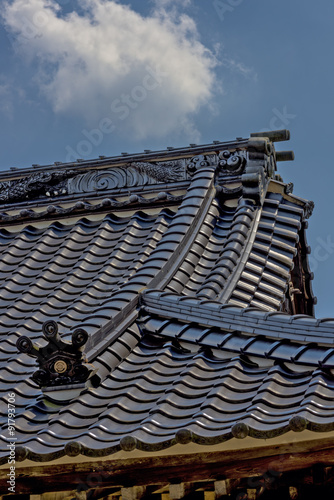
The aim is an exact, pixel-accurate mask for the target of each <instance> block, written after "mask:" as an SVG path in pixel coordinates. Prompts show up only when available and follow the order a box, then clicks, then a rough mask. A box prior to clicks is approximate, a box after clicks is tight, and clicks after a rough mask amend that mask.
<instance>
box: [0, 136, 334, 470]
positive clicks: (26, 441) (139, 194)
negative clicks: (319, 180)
mask: <svg viewBox="0 0 334 500" xmlns="http://www.w3.org/2000/svg"><path fill="white" fill-rule="evenodd" d="M269 135H270V134H269ZM122 161H123V163H122ZM93 167H94V168H95V170H93ZM102 167H103V169H102ZM69 168H71V170H69ZM275 168H276V162H275V151H274V149H273V145H272V143H271V142H270V141H269V140H268V139H266V138H256V137H255V138H251V139H250V140H249V141H247V140H238V141H236V142H232V143H219V144H215V145H211V146H209V145H207V146H202V147H199V146H198V147H194V148H190V149H189V148H187V149H184V150H177V151H173V152H171V151H168V152H165V153H162V152H158V153H156V154H154V153H152V154H151V153H150V154H149V155H148V156H147V157H146V158H145V162H144V159H143V158H142V157H140V156H139V157H138V156H134V157H132V158H131V159H130V160H129V159H128V158H127V159H126V160H125V159H124V158H120V157H118V158H115V159H103V160H98V161H96V163H95V164H94V162H92V161H91V162H84V163H82V162H79V163H78V165H74V164H71V165H68V166H66V165H62V166H59V165H57V169H60V171H61V173H57V172H56V171H55V170H54V169H55V167H53V168H51V167H47V168H46V169H45V173H43V171H42V170H41V169H40V168H39V169H38V172H40V171H41V173H39V174H38V175H35V174H32V173H31V172H27V171H25V172H24V177H20V176H18V177H17V173H15V176H16V177H15V178H13V179H11V178H10V175H9V174H8V173H7V174H4V176H3V184H2V186H3V187H2V190H3V192H2V194H1V192H0V195H1V199H2V200H4V202H5V203H6V204H5V206H4V209H5V212H3V213H2V214H0V217H1V219H2V222H3V228H2V229H1V232H0V280H1V288H0V328H1V343H0V360H1V368H0V390H1V401H2V403H3V404H2V407H3V409H1V412H2V416H3V418H4V422H5V424H4V427H3V440H2V445H1V449H2V455H1V456H2V459H3V460H5V457H6V454H7V450H6V443H7V442H8V440H7V437H6V422H7V421H6V415H7V413H6V410H7V408H6V405H5V403H6V402H7V398H8V396H7V395H8V393H9V392H10V391H13V390H15V393H16V411H17V418H16V437H17V445H20V446H22V447H23V448H21V451H20V452H18V457H19V458H21V459H24V458H26V457H28V458H30V459H31V460H34V461H49V460H54V459H56V458H59V457H61V456H64V455H66V454H69V455H73V454H76V453H79V452H80V453H83V454H84V455H87V456H92V457H97V456H107V455H109V454H112V453H114V452H116V451H118V450H120V449H124V450H131V449H133V448H135V447H137V448H139V449H141V450H144V451H158V450H160V449H164V448H167V447H170V446H172V445H173V444H175V443H177V442H181V443H182V442H187V441H194V442H196V443H198V444H203V445H207V444H215V443H218V442H223V441H225V440H228V439H231V438H232V437H238V438H241V437H243V436H246V435H248V434H249V435H251V436H253V437H258V438H268V437H271V436H276V435H280V434H282V433H284V432H287V431H288V430H291V429H292V430H302V429H303V428H308V429H310V430H332V428H333V427H334V420H333V419H332V417H331V412H333V408H332V403H331V402H332V399H333V397H332V395H333V394H334V392H333V380H332V370H333V368H334V345H333V343H334V320H323V321H319V320H316V319H314V318H313V317H312V316H311V315H312V314H313V302H314V299H313V295H312V290H311V284H310V280H311V278H312V276H311V273H310V269H309V267H308V262H307V252H308V247H307V244H306V239H305V228H306V222H305V217H306V216H307V215H308V212H309V211H310V204H309V203H308V202H307V201H305V200H302V199H300V198H297V197H295V196H293V195H292V194H291V192H290V189H288V187H287V185H285V184H284V183H282V182H281V181H280V180H278V179H277V178H275V174H274V171H275ZM73 169H74V170H73ZM76 169H77V170H76ZM13 175H14V174H13ZM29 175H30V177H29ZM164 181H165V182H164ZM166 181H168V182H166ZM80 190H81V191H80ZM0 191H1V186H0ZM50 193H51V194H52V193H53V194H52V196H53V197H54V198H56V199H55V200H52V204H50V201H48V197H49V196H50ZM59 193H60V194H59ZM0 201H1V200H0ZM296 297H299V298H298V300H297V298H296ZM296 312H297V313H304V314H299V315H296V314H293V313H296ZM305 313H306V314H305ZM50 319H52V320H55V321H57V323H58V324H59V331H60V334H61V336H62V339H63V340H65V341H66V340H68V339H69V337H70V335H71V333H72V332H73V330H75V329H76V328H78V327H80V328H84V329H85V330H86V331H87V332H88V334H89V340H88V342H87V345H86V347H85V352H86V354H87V357H88V361H89V362H90V363H92V364H93V365H94V367H95V368H96V369H97V373H98V375H99V378H100V380H101V383H100V385H99V386H95V387H88V386H87V388H86V389H84V390H83V391H82V393H81V394H80V395H77V396H76V397H75V398H74V399H73V400H72V401H70V398H69V399H68V400H67V401H66V400H65V401H62V402H58V403H57V402H55V401H52V402H50V400H49V399H48V398H49V396H48V395H45V394H44V393H43V391H42V390H41V389H40V388H39V387H38V386H37V385H36V384H35V383H34V382H33V381H32V380H31V379H30V377H31V375H32V374H33V373H34V371H35V370H36V367H37V366H36V362H35V359H32V358H31V357H30V356H29V355H28V354H26V353H22V352H21V353H19V352H18V350H17V347H16V342H17V340H18V338H21V337H22V336H26V337H28V338H29V339H31V340H32V341H33V342H35V343H36V344H37V345H38V346H44V345H45V344H46V341H45V340H44V339H43V337H42V325H43V323H44V322H45V321H46V320H50ZM236 422H237V424H236ZM71 443H72V444H71ZM73 443H74V444H73ZM18 449H19V448H18Z"/></svg>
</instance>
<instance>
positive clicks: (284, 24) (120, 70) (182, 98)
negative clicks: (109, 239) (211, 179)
mask: <svg viewBox="0 0 334 500" xmlns="http://www.w3.org/2000/svg"><path fill="white" fill-rule="evenodd" d="M0 14H1V17H0V19H1V30H0V54H1V62H2V64H1V67H0V132H1V139H2V141H1V144H2V147H1V159H0V169H2V170H7V169H8V168H10V167H28V166H30V165H31V164H34V163H36V164H41V165H43V164H50V163H53V162H54V161H71V160H73V159H74V158H94V157H97V156H99V155H107V156H110V155H117V154H119V153H120V152H123V151H127V152H139V151H142V150H144V149H152V150H155V149H164V148H166V147H167V146H185V145H187V144H189V143H208V142H212V141H213V140H229V139H234V138H235V137H248V136H249V134H250V133H251V132H256V131H259V130H264V129H266V130H270V129H276V128H288V129H290V131H291V141H290V142H289V143H282V144H278V145H277V149H293V150H294V152H295V156H296V159H295V161H294V162H289V163H280V164H279V173H280V174H281V175H282V177H283V179H284V180H285V181H286V182H293V183H294V185H295V190H294V193H295V194H297V195H298V196H301V197H303V198H306V199H310V200H313V201H314V202H315V204H316V207H315V211H314V214H313V216H312V217H311V219H310V226H309V230H308V243H309V244H310V246H311V248H312V253H311V255H310V261H311V267H312V270H313V271H314V273H315V280H314V282H313V288H314V292H315V294H316V295H317V297H318V305H317V307H316V316H318V317H323V316H334V307H333V305H332V290H333V282H334V228H333V222H332V220H333V212H334V210H333V208H332V207H331V200H332V189H333V188H332V186H333V180H334V173H333V167H332V165H331V162H332V158H331V144H332V142H333V83H332V82H333V57H332V50H333V47H334V26H333V24H334V22H333V21H334V3H333V2H332V0H323V1H322V2H318V3H315V2H314V1H309V0H293V1H291V0H280V2H275V1H268V0H253V1H252V2H250V1H249V0H221V1H218V0H206V1H204V0H178V1H174V0H151V1H147V2H143V1H142V0H133V1H132V2H126V1H124V0H122V1H118V2H114V1H108V0H81V1H80V3H79V2H76V1H72V0H60V1H59V2H56V1H55V0H10V1H8V2H6V1H3V2H2V3H1V11H0Z"/></svg>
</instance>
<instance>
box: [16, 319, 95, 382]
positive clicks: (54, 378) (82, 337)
mask: <svg viewBox="0 0 334 500" xmlns="http://www.w3.org/2000/svg"><path fill="white" fill-rule="evenodd" d="M42 330H43V335H44V338H45V339H46V340H47V341H48V344H47V345H46V346H44V347H39V346H37V345H35V344H33V343H32V341H31V340H30V339H29V338H28V337H26V336H22V337H20V338H19V339H18V341H17V342H16V346H17V348H18V350H19V351H20V352H23V353H26V354H28V355H29V356H32V357H34V358H37V362H38V365H39V369H38V370H37V371H36V372H35V373H34V374H33V375H32V377H31V378H32V380H33V381H34V382H35V383H36V384H37V385H38V386H39V387H41V388H45V387H48V388H57V387H59V388H60V389H63V388H64V386H69V385H73V384H83V383H85V382H86V381H87V380H88V379H89V378H91V377H93V375H95V373H96V370H95V369H94V367H93V365H91V364H88V363H87V362H86V358H85V356H84V353H83V348H84V345H85V344H86V342H87V340H88V333H87V332H86V331H85V330H83V329H82V328H78V329H77V330H75V331H74V332H73V333H72V343H70V342H65V341H63V340H62V339H61V338H60V336H59V333H58V325H57V323H56V322H55V321H46V322H45V323H44V324H43V326H42Z"/></svg>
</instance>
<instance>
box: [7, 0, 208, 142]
mask: <svg viewBox="0 0 334 500" xmlns="http://www.w3.org/2000/svg"><path fill="white" fill-rule="evenodd" d="M188 3H189V0H183V1H182V2H180V4H181V5H182V6H186V5H187V4H188ZM172 4H174V5H172ZM155 5H156V8H155V10H154V12H153V13H152V14H151V16H148V17H143V16H141V15H140V14H139V13H137V12H135V11H133V10H132V9H131V8H130V7H129V6H126V5H123V4H120V3H119V2H116V1H112V0H82V2H81V7H82V8H83V14H81V15H80V14H78V13H77V12H72V13H70V14H68V15H62V12H61V8H60V6H59V5H58V4H57V2H55V1H54V0H12V1H10V2H7V3H6V4H5V6H4V9H3V13H2V16H3V18H4V21H5V25H6V27H7V29H8V30H10V32H11V33H12V34H14V35H15V37H16V50H17V51H18V52H19V53H20V54H22V55H24V57H25V58H26V60H28V61H37V62H38V73H37V75H36V83H37V84H38V85H39V87H40V88H41V90H42V92H43V93H44V94H45V95H46V97H47V98H48V99H49V101H50V102H51V104H52V107H53V110H54V111H55V112H56V113H68V114H71V115H73V114H77V115H79V116H83V117H85V118H86V119H87V121H88V122H91V123H92V121H93V120H101V119H102V118H105V117H106V118H107V117H108V118H111V119H112V120H113V121H114V123H115V125H116V127H118V128H119V129H123V130H127V131H129V130H130V131H131V132H132V133H134V134H135V136H136V137H137V138H144V137H147V136H154V135H155V136H163V135H166V134H168V133H169V132H171V131H177V130H179V131H180V132H181V131H182V132H184V133H186V132H187V131H188V133H190V134H196V132H195V130H194V125H193V117H194V116H195V114H196V113H197V112H198V110H199V109H200V107H201V106H203V105H207V103H208V102H210V100H211V99H212V97H213V95H214V87H215V86H216V78H215V69H214V68H215V66H216V64H217V62H216V59H215V56H214V55H213V54H212V52H211V51H210V50H208V49H207V48H206V47H205V46H204V45H203V44H202V43H201V42H200V41H199V35H198V33H197V30H196V25H195V22H194V21H193V19H192V18H190V17H189V16H187V15H186V14H184V13H183V14H180V13H179V12H177V10H176V7H175V1H173V0H156V1H155ZM168 7H170V10H169V11H168V10H167V8H168ZM156 72H158V74H160V75H161V76H160V77H159V76H158V77H154V76H153V75H154V74H155V73H156ZM125 108H127V111H126V109H125Z"/></svg>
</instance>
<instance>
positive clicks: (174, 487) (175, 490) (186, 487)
mask: <svg viewBox="0 0 334 500" xmlns="http://www.w3.org/2000/svg"><path fill="white" fill-rule="evenodd" d="M191 486H192V485H191V483H178V484H170V485H169V498H170V500H180V499H181V498H184V497H185V496H186V495H188V493H189V492H190V490H191Z"/></svg>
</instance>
